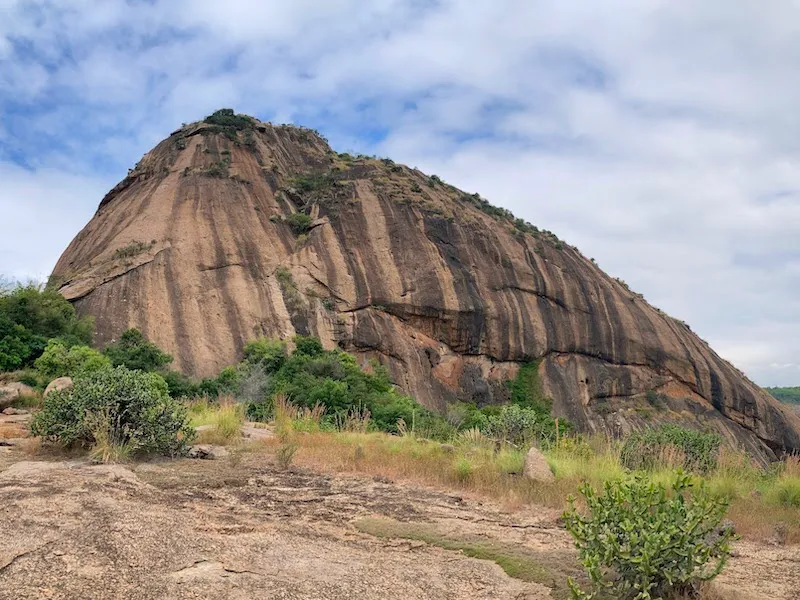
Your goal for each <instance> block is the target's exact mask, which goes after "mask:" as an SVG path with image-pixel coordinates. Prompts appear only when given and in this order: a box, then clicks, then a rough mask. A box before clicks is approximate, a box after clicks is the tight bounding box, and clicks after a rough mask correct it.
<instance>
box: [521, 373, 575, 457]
mask: <svg viewBox="0 0 800 600" xmlns="http://www.w3.org/2000/svg"><path fill="white" fill-rule="evenodd" d="M509 389H510V392H511V402H513V403H514V404H516V405H518V406H520V407H522V408H524V409H526V410H528V411H530V412H531V413H532V417H531V418H535V421H536V425H535V427H534V428H533V430H534V431H535V436H536V439H538V440H539V441H540V442H554V441H555V439H556V437H557V435H556V433H557V432H556V421H555V419H554V418H553V415H552V407H553V400H552V399H551V398H549V397H548V396H547V395H546V394H545V393H544V391H543V389H542V382H541V380H540V379H539V361H536V362H530V363H526V364H524V365H522V366H521V367H520V369H519V372H518V373H517V376H516V377H515V378H514V379H513V380H512V381H511V382H509ZM571 430H572V424H571V423H569V422H568V421H567V420H565V419H559V421H558V434H559V435H564V434H566V433H569V432H570V431H571ZM528 441H531V440H528Z"/></svg>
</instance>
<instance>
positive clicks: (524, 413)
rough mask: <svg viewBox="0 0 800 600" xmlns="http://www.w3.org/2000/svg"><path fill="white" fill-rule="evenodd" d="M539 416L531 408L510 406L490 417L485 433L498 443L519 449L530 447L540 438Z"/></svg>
mask: <svg viewBox="0 0 800 600" xmlns="http://www.w3.org/2000/svg"><path fill="white" fill-rule="evenodd" d="M539 430H540V427H539V416H538V414H537V413H536V411H534V410H532V409H530V408H523V407H521V406H519V405H517V404H509V405H507V406H503V407H502V408H501V409H500V413H499V414H497V415H492V416H490V417H488V419H487V422H486V425H485V426H484V429H483V432H484V433H485V434H486V435H488V436H489V437H491V438H494V439H496V440H498V441H501V442H504V443H508V444H512V445H514V446H517V447H518V448H522V447H524V446H530V445H531V444H532V443H533V442H534V441H536V440H537V439H538V437H539Z"/></svg>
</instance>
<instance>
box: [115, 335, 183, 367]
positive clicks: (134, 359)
mask: <svg viewBox="0 0 800 600" xmlns="http://www.w3.org/2000/svg"><path fill="white" fill-rule="evenodd" d="M103 353H104V354H105V355H106V356H107V357H108V358H109V359H111V364H113V365H114V366H115V367H127V368H129V369H132V370H139V371H158V370H160V369H162V368H163V367H165V366H166V365H168V364H169V363H171V362H172V356H170V355H169V354H166V353H165V352H162V351H161V348H159V347H158V346H156V345H155V344H153V343H152V342H149V341H148V340H147V338H145V337H144V335H142V332H141V331H139V330H138V329H128V330H127V331H126V332H125V333H123V334H122V336H120V338H119V341H117V342H115V343H113V344H109V345H108V346H106V349H105V350H103Z"/></svg>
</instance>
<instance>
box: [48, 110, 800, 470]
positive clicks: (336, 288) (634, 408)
mask: <svg viewBox="0 0 800 600" xmlns="http://www.w3.org/2000/svg"><path fill="white" fill-rule="evenodd" d="M243 119H244V121H243V122H244V123H246V124H247V125H242V127H245V128H247V129H248V131H243V132H242V133H241V135H246V136H247V138H248V140H250V141H248V143H240V144H231V143H230V140H229V139H228V138H227V137H225V133H224V132H222V131H219V130H218V129H219V128H217V127H214V126H213V125H211V124H208V123H202V124H193V125H187V126H186V127H183V128H182V129H180V130H179V131H177V132H175V134H174V135H173V136H171V137H170V138H168V139H166V140H164V141H163V142H161V143H159V144H158V145H157V146H156V147H155V148H153V150H151V151H150V152H148V153H147V154H146V155H145V156H144V157H143V158H142V160H141V161H139V163H138V164H137V165H136V167H135V168H134V169H132V170H131V172H130V173H129V174H128V176H127V177H126V178H125V179H124V180H123V181H122V182H121V183H120V184H119V185H117V186H116V187H115V188H114V189H113V190H111V192H109V194H107V195H106V197H105V198H103V200H102V201H101V203H100V206H99V208H98V210H97V212H96V213H95V215H94V216H93V217H92V220H91V221H90V222H89V223H88V224H87V226H86V227H85V228H84V230H83V231H82V232H81V233H80V234H78V236H77V237H76V238H75V240H74V241H73V242H72V243H71V244H70V246H69V247H68V248H67V249H66V251H65V252H64V254H63V255H62V257H61V259H60V260H59V261H58V264H57V265H56V267H55V270H54V272H53V279H54V280H58V281H60V282H62V283H63V285H62V287H61V288H60V289H59V291H60V292H61V293H62V295H64V297H65V298H67V299H68V300H70V301H72V302H73V303H74V305H75V308H76V310H77V311H78V313H79V314H80V315H90V316H92V317H94V320H95V326H96V342H97V343H98V344H99V345H100V346H104V345H107V344H109V343H112V342H114V341H115V340H118V339H119V337H120V335H122V333H123V332H124V331H125V330H126V329H128V328H129V327H137V328H139V329H140V330H141V331H142V333H143V334H145V336H146V337H148V338H149V339H150V340H151V341H153V342H155V343H156V344H158V345H159V346H160V347H161V348H163V349H164V350H165V351H167V352H169V353H170V354H172V355H173V356H174V357H175V361H174V363H173V367H174V368H176V369H177V370H179V371H181V372H183V373H185V374H187V375H191V376H193V377H206V376H214V375H216V374H217V373H218V372H219V371H220V369H222V368H223V367H225V366H227V365H230V364H233V363H235V362H237V361H238V360H240V359H241V356H242V350H243V347H244V345H245V344H246V343H247V341H248V340H249V339H251V338H253V337H256V336H266V337H271V338H280V339H286V338H290V337H291V336H292V335H294V334H295V333H298V334H301V335H315V336H317V337H319V338H320V339H321V341H322V343H323V344H324V346H325V347H326V348H342V349H344V350H347V351H351V352H353V353H355V354H356V355H357V358H358V360H359V362H364V361H368V360H371V359H374V360H377V361H378V362H379V363H381V364H382V365H383V366H384V367H386V368H387V369H388V370H389V372H390V375H391V378H392V380H393V381H396V382H397V383H398V385H400V386H401V387H402V388H403V391H404V392H405V393H407V394H409V395H412V396H414V397H415V398H416V399H417V400H419V401H420V402H421V403H422V404H424V405H425V406H427V407H428V408H430V409H433V410H438V411H440V412H443V413H444V412H445V411H446V410H447V409H448V404H449V403H451V402H458V401H467V402H474V403H476V404H478V405H487V404H501V403H504V402H507V401H508V400H509V391H508V385H507V382H508V380H509V379H513V378H515V377H516V376H517V374H518V373H519V370H520V368H522V367H523V366H525V365H529V364H530V365H532V366H536V365H537V364H538V367H537V372H538V380H539V382H540V384H541V388H542V389H541V392H542V394H543V395H547V396H549V397H550V398H552V400H553V412H554V414H555V415H556V416H558V417H561V418H566V419H568V420H569V421H570V422H572V423H573V425H574V426H575V428H576V429H577V430H578V431H585V432H594V433H599V434H602V433H606V434H610V435H617V434H618V433H619V430H618V428H617V427H616V418H615V417H616V416H620V417H624V419H625V423H626V425H627V426H628V427H630V428H631V429H640V428H643V427H646V426H648V425H655V424H658V423H680V424H683V425H685V426H690V427H695V428H697V429H706V428H708V429H713V430H715V431H716V432H718V433H720V434H721V435H722V436H723V437H724V439H726V440H729V441H730V443H731V444H732V445H736V446H742V447H744V448H746V449H748V450H750V451H752V452H753V454H755V455H757V456H760V457H761V458H762V459H763V462H766V460H767V459H774V458H776V451H777V452H778V453H780V452H781V451H786V452H793V451H800V419H798V417H797V415H795V414H794V413H793V412H790V409H789V408H787V407H784V406H782V405H781V404H780V403H779V402H778V401H777V400H776V399H775V398H772V397H771V396H770V395H769V394H767V393H766V392H765V391H764V390H762V389H761V388H759V387H758V386H757V385H755V384H754V383H753V382H752V381H749V380H748V379H747V378H746V377H744V376H743V375H742V374H741V373H740V372H739V371H737V370H736V369H735V368H734V367H733V366H732V365H731V364H729V363H727V362H726V361H725V360H723V359H722V358H721V357H720V356H719V355H718V354H717V353H715V352H714V351H713V350H712V349H711V348H709V347H708V345H707V344H706V343H705V342H704V341H703V340H701V339H700V338H699V337H697V336H696V335H695V334H694V333H693V332H692V331H691V329H690V328H689V327H688V326H687V325H686V324H684V323H682V322H680V321H678V320H676V319H673V318H670V317H669V316H668V315H666V314H664V313H663V312H662V311H660V310H658V309H657V308H655V307H653V306H650V305H649V304H648V303H647V302H646V301H645V300H644V298H642V296H641V295H639V294H636V293H635V292H633V291H631V290H630V289H629V288H628V286H627V285H626V284H625V283H624V282H622V281H618V280H615V279H614V278H612V277H610V276H608V275H607V274H606V273H604V272H603V271H601V270H600V268H599V267H598V266H597V265H596V264H595V263H594V262H593V261H591V260H590V259H589V258H587V257H585V256H583V255H582V254H581V253H580V252H579V251H578V250H577V249H576V248H573V247H572V246H570V245H569V244H567V243H564V242H563V241H560V240H558V239H557V238H556V237H554V236H553V234H551V233H549V232H546V231H540V230H538V229H537V228H536V227H533V226H532V225H529V224H526V223H525V222H524V221H521V220H516V221H515V220H513V219H512V218H511V216H510V215H509V214H506V212H505V211H503V210H502V209H500V208H497V207H492V206H490V205H489V204H487V203H486V201H485V200H483V199H482V198H481V197H480V196H478V195H470V194H468V193H466V192H462V191H459V190H457V189H455V188H453V187H451V186H448V185H444V184H442V183H441V181H440V180H439V179H438V178H434V177H427V176H425V175H424V174H422V173H420V172H419V171H417V170H415V169H410V168H408V167H404V166H402V165H398V164H393V163H392V162H391V161H379V160H371V159H361V158H360V159H357V160H352V161H350V160H347V161H345V160H343V159H341V158H339V157H337V154H336V153H335V152H333V150H332V149H331V148H330V147H329V146H328V144H327V142H326V141H325V140H324V139H323V138H322V137H320V136H318V135H317V134H315V133H314V132H311V131H308V130H305V129H300V128H296V127H285V126H275V125H272V124H269V123H261V122H259V121H257V120H251V121H249V122H248V121H247V119H246V118H244V117H243ZM228 133H230V132H228ZM222 148H225V149H226V150H225V152H226V153H229V154H226V156H228V159H226V160H225V161H223V162H225V163H226V164H225V166H224V168H223V169H222V172H219V173H215V174H217V175H222V176H221V177H220V176H218V177H214V178H209V177H207V175H208V174H209V172H210V170H215V171H218V170H219V165H220V164H221V163H219V161H220V160H221V159H220V152H221V151H222V150H221V149H222ZM312 175H313V177H312ZM243 181H247V185H243V184H242V182H243ZM300 182H302V184H303V185H298V183H300ZM535 193H536V192H535V191H533V190H531V194H532V197H533V196H534V195H535ZM301 208H302V209H303V210H305V212H306V213H307V214H308V216H309V217H310V218H311V220H310V221H309V222H308V223H307V224H306V225H304V227H306V226H307V228H308V229H307V231H305V232H304V240H305V241H303V242H302V243H301V242H299V241H298V239H297V234H296V232H295V231H294V230H293V229H292V221H291V219H292V216H293V215H295V214H296V213H297V212H298V210H299V209H301ZM301 290H302V291H301ZM304 292H305V293H304ZM526 380H527V379H526ZM653 393H655V396H653ZM648 397H656V398H659V399H660V398H662V397H663V398H664V400H663V401H662V400H659V402H658V407H655V406H650V404H649V400H647V398H648ZM642 408H644V409H645V410H644V411H641V410H640V409H642ZM645 415H646V416H645Z"/></svg>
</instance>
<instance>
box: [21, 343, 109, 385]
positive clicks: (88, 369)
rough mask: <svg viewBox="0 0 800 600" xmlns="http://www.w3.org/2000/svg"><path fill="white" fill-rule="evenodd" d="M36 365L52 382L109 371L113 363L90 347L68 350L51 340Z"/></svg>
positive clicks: (76, 347)
mask: <svg viewBox="0 0 800 600" xmlns="http://www.w3.org/2000/svg"><path fill="white" fill-rule="evenodd" d="M34 365H35V366H36V370H37V371H39V373H41V374H42V376H43V377H44V378H45V379H47V380H48V381H52V380H53V379H56V378H57V377H77V376H79V375H85V374H87V373H93V372H95V371H100V370H101V369H107V368H109V367H110V366H111V361H110V360H109V359H108V357H106V356H104V355H103V354H101V353H100V352H98V351H97V350H94V349H93V348H89V347H88V346H73V347H72V348H69V349H67V347H66V346H65V345H64V343H63V342H61V341H60V340H50V342H49V343H48V344H47V348H45V350H44V353H43V354H42V355H41V356H40V357H39V358H37V359H36V362H35V363H34Z"/></svg>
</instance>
